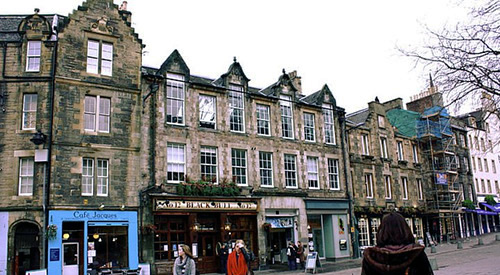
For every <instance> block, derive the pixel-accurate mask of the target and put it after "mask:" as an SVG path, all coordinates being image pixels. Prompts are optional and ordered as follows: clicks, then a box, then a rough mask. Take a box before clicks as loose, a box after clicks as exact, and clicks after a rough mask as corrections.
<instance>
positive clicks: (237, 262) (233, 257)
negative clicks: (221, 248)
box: [227, 240, 250, 275]
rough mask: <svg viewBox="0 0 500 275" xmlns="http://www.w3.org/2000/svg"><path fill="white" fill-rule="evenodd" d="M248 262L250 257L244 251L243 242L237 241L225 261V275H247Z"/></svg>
mask: <svg viewBox="0 0 500 275" xmlns="http://www.w3.org/2000/svg"><path fill="white" fill-rule="evenodd" d="M249 261H250V255H249V254H248V252H247V251H246V249H245V242H244V241H243V240H237V241H236V244H235V246H234V250H233V252H231V254H229V257H228V259H227V275H247V272H248V264H247V263H248V262H249Z"/></svg>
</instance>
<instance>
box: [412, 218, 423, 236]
mask: <svg viewBox="0 0 500 275" xmlns="http://www.w3.org/2000/svg"><path fill="white" fill-rule="evenodd" d="M414 220H415V235H416V236H417V238H418V239H423V238H424V234H423V233H424V231H423V229H422V219H421V218H415V219H414Z"/></svg>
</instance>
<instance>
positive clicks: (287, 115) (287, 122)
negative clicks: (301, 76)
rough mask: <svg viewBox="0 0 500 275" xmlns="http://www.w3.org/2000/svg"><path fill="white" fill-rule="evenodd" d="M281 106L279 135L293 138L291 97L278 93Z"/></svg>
mask: <svg viewBox="0 0 500 275" xmlns="http://www.w3.org/2000/svg"><path fill="white" fill-rule="evenodd" d="M280 99H281V100H280V107H281V136H282V137H284V138H288V139H293V112H292V98H291V97H290V96H287V95H280Z"/></svg>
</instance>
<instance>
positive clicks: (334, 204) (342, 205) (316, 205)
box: [305, 200, 349, 210]
mask: <svg viewBox="0 0 500 275" xmlns="http://www.w3.org/2000/svg"><path fill="white" fill-rule="evenodd" d="M305 202H306V209H308V210H311V209H324V210H325V209H326V210H344V209H348V208H349V202H348V201H347V200H306V201H305Z"/></svg>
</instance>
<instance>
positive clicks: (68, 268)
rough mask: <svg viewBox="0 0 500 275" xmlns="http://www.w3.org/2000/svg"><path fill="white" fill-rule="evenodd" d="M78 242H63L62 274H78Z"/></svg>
mask: <svg viewBox="0 0 500 275" xmlns="http://www.w3.org/2000/svg"><path fill="white" fill-rule="evenodd" d="M79 257H80V254H79V253H78V243H63V259H62V262H63V273H62V275H78V262H79Z"/></svg>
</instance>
